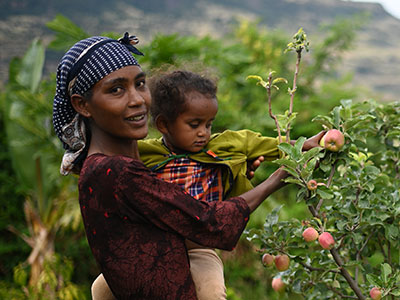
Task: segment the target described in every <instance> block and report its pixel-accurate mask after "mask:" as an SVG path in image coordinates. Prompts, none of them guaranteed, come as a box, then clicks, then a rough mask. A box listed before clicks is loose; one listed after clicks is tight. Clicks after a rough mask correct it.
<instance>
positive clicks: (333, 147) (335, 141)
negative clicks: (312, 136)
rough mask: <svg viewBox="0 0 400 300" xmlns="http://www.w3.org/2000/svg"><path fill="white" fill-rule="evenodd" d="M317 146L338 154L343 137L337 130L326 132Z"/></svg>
mask: <svg viewBox="0 0 400 300" xmlns="http://www.w3.org/2000/svg"><path fill="white" fill-rule="evenodd" d="M319 144H320V145H321V146H322V147H323V148H325V149H327V150H329V151H332V152H338V151H339V150H340V149H342V147H343V145H344V135H343V133H341V132H340V130H337V129H331V130H328V132H327V133H325V135H324V136H323V137H322V138H321V140H320V141H319Z"/></svg>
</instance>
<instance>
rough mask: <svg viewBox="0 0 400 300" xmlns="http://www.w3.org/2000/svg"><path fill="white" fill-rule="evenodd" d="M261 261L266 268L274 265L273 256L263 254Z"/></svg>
mask: <svg viewBox="0 0 400 300" xmlns="http://www.w3.org/2000/svg"><path fill="white" fill-rule="evenodd" d="M261 260H262V263H263V265H264V266H267V267H270V266H272V265H273V264H274V256H273V255H271V254H269V253H265V254H264V255H263V256H262V259H261Z"/></svg>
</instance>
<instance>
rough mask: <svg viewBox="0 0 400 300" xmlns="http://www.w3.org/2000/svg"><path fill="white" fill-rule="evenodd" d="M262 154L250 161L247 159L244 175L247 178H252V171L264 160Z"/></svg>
mask: <svg viewBox="0 0 400 300" xmlns="http://www.w3.org/2000/svg"><path fill="white" fill-rule="evenodd" d="M264 160H265V159H264V156H259V157H258V158H257V159H255V160H252V161H247V171H246V175H247V178H248V179H252V178H253V177H254V172H255V171H256V170H257V169H258V167H259V166H260V165H261V163H262V162H263V161H264Z"/></svg>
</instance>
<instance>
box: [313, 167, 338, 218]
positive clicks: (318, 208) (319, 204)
mask: <svg viewBox="0 0 400 300" xmlns="http://www.w3.org/2000/svg"><path fill="white" fill-rule="evenodd" d="M336 164H337V160H335V162H334V163H333V165H332V169H331V172H330V173H329V178H328V182H327V183H326V186H327V187H328V188H329V187H330V186H331V184H332V180H333V175H335V171H336ZM323 203H324V199H322V198H321V199H320V200H319V202H318V204H317V208H316V211H317V213H318V212H319V210H320V209H321V206H322V204H323Z"/></svg>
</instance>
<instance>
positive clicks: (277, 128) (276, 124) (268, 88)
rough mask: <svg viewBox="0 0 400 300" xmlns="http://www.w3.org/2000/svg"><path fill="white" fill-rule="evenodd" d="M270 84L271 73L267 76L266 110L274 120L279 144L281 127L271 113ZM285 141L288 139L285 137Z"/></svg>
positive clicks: (280, 141)
mask: <svg viewBox="0 0 400 300" xmlns="http://www.w3.org/2000/svg"><path fill="white" fill-rule="evenodd" d="M271 86H272V73H270V74H269V76H268V85H267V87H266V89H267V95H268V112H269V116H270V117H271V118H272V119H273V120H274V121H275V126H276V130H277V131H278V138H279V144H280V143H282V135H281V128H280V126H279V123H278V119H277V117H276V116H275V115H274V114H273V113H272V97H271ZM287 141H288V139H287Z"/></svg>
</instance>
